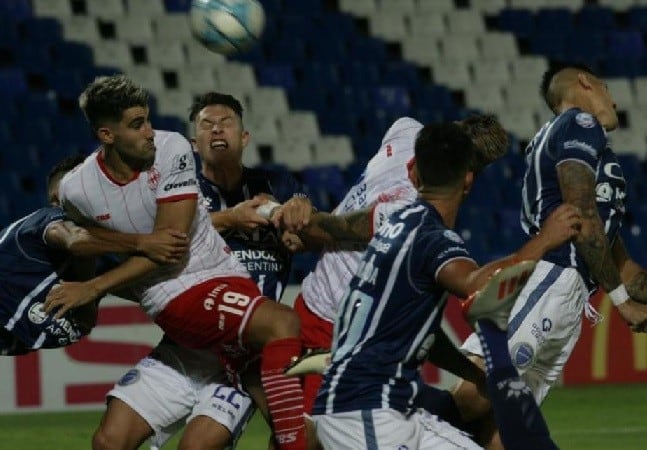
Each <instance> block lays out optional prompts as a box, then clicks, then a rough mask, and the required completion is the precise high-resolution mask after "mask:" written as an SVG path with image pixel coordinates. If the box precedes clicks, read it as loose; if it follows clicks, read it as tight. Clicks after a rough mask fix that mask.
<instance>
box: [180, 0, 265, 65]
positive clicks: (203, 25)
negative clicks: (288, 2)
mask: <svg viewBox="0 0 647 450" xmlns="http://www.w3.org/2000/svg"><path fill="white" fill-rule="evenodd" d="M189 21H190V23H191V30H192V32H193V35H194V36H195V37H196V39H197V40H198V41H200V42H201V43H202V44H203V45H204V46H205V47H207V48H208V49H209V50H211V51H214V52H216V53H222V54H224V55H229V54H232V53H237V52H241V51H246V50H249V49H250V48H251V47H253V46H254V44H255V43H256V42H257V41H258V39H259V38H260V37H261V34H262V33H263V28H264V27H265V11H263V6H262V5H261V4H260V3H259V2H258V1H256V0H193V1H192V2H191V10H190V11H189Z"/></svg>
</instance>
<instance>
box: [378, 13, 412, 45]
mask: <svg viewBox="0 0 647 450" xmlns="http://www.w3.org/2000/svg"><path fill="white" fill-rule="evenodd" d="M369 21H370V28H371V34H372V35H373V36H375V37H378V38H381V39H384V40H386V41H401V40H403V39H404V38H405V37H406V36H407V35H408V30H407V25H406V23H405V16H404V14H402V13H400V12H393V11H380V10H378V11H375V12H373V13H372V14H371V15H370V17H369Z"/></svg>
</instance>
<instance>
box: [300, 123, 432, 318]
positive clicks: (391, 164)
mask: <svg viewBox="0 0 647 450" xmlns="http://www.w3.org/2000/svg"><path fill="white" fill-rule="evenodd" d="M421 128H422V124H421V123H420V122H418V121H417V120H414V119H412V118H410V117H402V118H400V119H398V120H396V121H395V122H394V123H393V125H391V128H389V130H388V131H387V132H386V134H385V135H384V138H383V139H382V144H381V146H380V149H379V151H378V152H377V154H376V155H375V156H373V158H371V160H370V161H369V162H368V164H367V166H366V169H365V170H364V173H363V174H362V176H361V177H360V179H359V180H358V181H357V183H356V184H355V185H354V186H353V187H351V188H350V190H349V191H348V193H347V194H346V197H344V199H343V200H342V201H341V203H340V204H339V205H338V206H337V208H335V211H333V214H337V215H340V214H344V213H348V212H350V211H357V210H360V209H363V208H368V207H371V206H372V207H373V214H372V216H373V229H374V230H377V229H378V228H379V227H380V226H381V225H382V223H384V221H385V219H386V218H387V217H388V216H389V215H391V213H393V212H394V211H396V210H398V209H400V208H402V207H403V206H404V205H406V204H409V203H411V202H413V201H414V200H415V199H416V196H417V192H416V189H415V188H414V187H413V185H412V184H411V182H410V181H409V177H408V170H407V163H408V162H409V161H411V160H412V159H413V156H414V144H415V140H416V136H417V135H418V132H419V131H420V129H421ZM363 254H364V252H363V251H347V250H344V251H342V250H335V249H325V250H324V252H323V253H322V256H321V258H320V259H319V261H318V262H317V265H316V267H315V269H314V271H312V272H311V273H310V274H309V275H308V276H307V277H306V278H305V279H304V280H303V284H302V286H301V290H302V294H303V299H304V301H305V302H306V304H307V305H308V308H309V309H310V310H311V311H312V312H314V313H315V314H317V315H318V316H319V317H321V318H323V319H325V320H328V321H330V322H334V321H335V317H336V315H337V309H338V305H339V303H340V302H341V301H342V300H343V298H344V294H345V293H346V289H347V288H348V286H349V284H350V280H351V278H352V277H353V275H354V274H355V272H356V270H357V267H358V266H359V263H360V260H361V258H362V255H363Z"/></svg>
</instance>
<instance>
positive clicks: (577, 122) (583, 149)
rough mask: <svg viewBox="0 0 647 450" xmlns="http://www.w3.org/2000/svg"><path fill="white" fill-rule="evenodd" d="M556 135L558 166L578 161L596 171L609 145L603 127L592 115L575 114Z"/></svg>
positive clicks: (553, 146)
mask: <svg viewBox="0 0 647 450" xmlns="http://www.w3.org/2000/svg"><path fill="white" fill-rule="evenodd" d="M560 131H561V132H559V133H556V135H555V137H554V139H555V140H554V142H553V145H552V146H551V147H552V148H553V149H555V150H554V151H555V155H554V156H555V158H556V165H559V164H560V163H562V162H564V161H572V160H577V161H581V162H583V163H585V164H586V165H588V166H589V167H590V168H591V169H592V170H595V168H596V166H597V162H598V160H599V158H600V155H601V154H602V152H603V151H604V149H605V148H606V145H607V136H606V133H605V131H604V129H603V128H602V125H600V123H599V122H598V121H597V120H596V119H595V117H593V116H592V115H591V114H589V113H586V112H579V113H577V114H574V115H573V116H572V117H570V118H569V119H568V121H567V122H566V123H565V124H564V125H563V128H562V130H560Z"/></svg>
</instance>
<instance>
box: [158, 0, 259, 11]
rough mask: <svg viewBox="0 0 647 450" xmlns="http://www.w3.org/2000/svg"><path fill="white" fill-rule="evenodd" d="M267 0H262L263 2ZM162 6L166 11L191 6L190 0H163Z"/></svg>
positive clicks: (186, 9) (181, 9) (182, 9)
mask: <svg viewBox="0 0 647 450" xmlns="http://www.w3.org/2000/svg"><path fill="white" fill-rule="evenodd" d="M266 1H267V0H263V2H264V3H265V2H266ZM164 6H165V7H166V11H168V12H176V13H178V12H187V11H188V10H189V6H191V0H164Z"/></svg>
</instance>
